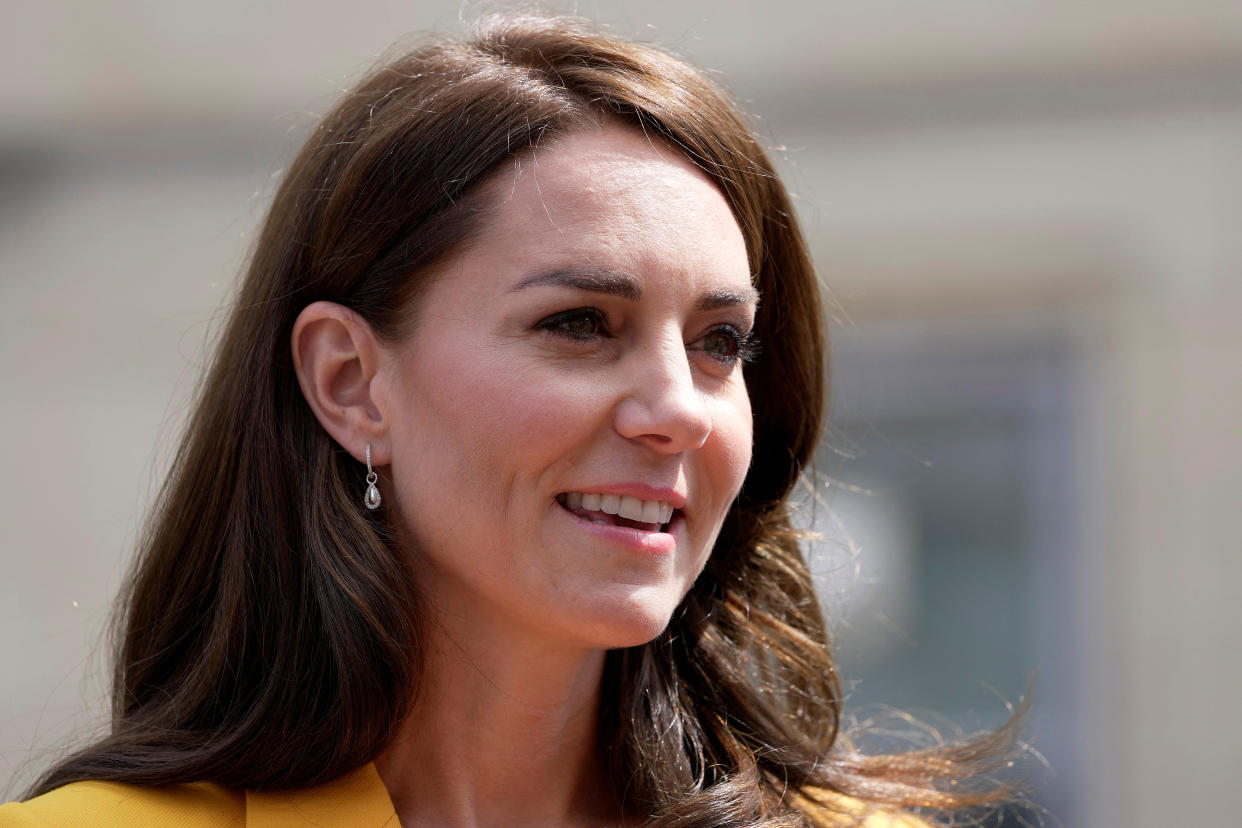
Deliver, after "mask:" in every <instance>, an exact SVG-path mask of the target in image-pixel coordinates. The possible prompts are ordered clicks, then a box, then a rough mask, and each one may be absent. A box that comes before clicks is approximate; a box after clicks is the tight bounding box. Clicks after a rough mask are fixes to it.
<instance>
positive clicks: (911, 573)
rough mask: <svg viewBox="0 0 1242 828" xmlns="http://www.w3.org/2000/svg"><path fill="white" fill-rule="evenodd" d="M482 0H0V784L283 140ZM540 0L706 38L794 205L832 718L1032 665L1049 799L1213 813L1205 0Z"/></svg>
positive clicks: (1033, 769) (1218, 775)
mask: <svg viewBox="0 0 1242 828" xmlns="http://www.w3.org/2000/svg"><path fill="white" fill-rule="evenodd" d="M493 5H495V4H493ZM501 5H502V6H503V4H501ZM490 7H491V6H483V5H480V4H476V3H472V2H466V3H460V2H436V1H435V0H423V2H382V1H381V0H352V2H349V3H339V2H325V0H302V1H301V2H290V1H289V0H284V1H283V2H271V3H243V2H235V1H234V0H217V2H213V3H166V2H150V1H149V0H148V1H147V2H143V1H142V0H112V2H108V3H90V2H85V1H84V0H83V1H82V2H67V0H51V2H48V0H43V2H24V1H19V2H13V0H4V2H3V5H2V8H3V11H4V14H3V19H4V21H5V25H4V27H3V31H2V32H0V111H2V112H3V113H4V114H3V118H0V388H2V389H3V390H2V391H0V432H2V433H3V435H4V439H3V440H0V464H2V467H3V469H4V472H5V473H4V476H3V480H0V661H2V663H3V664H4V667H3V668H0V675H2V676H3V678H2V679H0V793H3V794H7V795H8V796H14V795H16V794H17V793H18V792H19V791H20V790H21V789H22V787H24V786H25V785H26V784H28V783H29V781H31V779H32V778H33V777H34V776H35V775H36V774H37V773H38V772H39V771H40V770H42V769H43V768H44V767H45V766H46V765H47V764H49V763H50V762H51V761H52V760H53V759H54V758H55V757H56V756H57V755H58V751H60V750H61V749H63V746H64V745H65V744H66V740H67V739H68V740H75V739H76V740H81V739H83V738H84V737H85V736H86V735H88V734H90V733H93V732H96V731H97V729H98V728H99V727H100V726H101V723H102V722H103V719H104V716H105V712H106V702H105V697H104V690H105V687H106V684H107V678H108V664H107V661H106V659H105V658H104V657H103V655H102V653H101V652H100V645H101V643H102V641H103V631H104V625H105V621H106V618H107V614H108V611H109V609H110V602H111V600H112V598H113V595H114V593H115V591H116V589H117V587H118V585H119V583H120V579H121V575H122V572H123V571H124V568H125V565H126V563H127V561H128V560H129V557H130V554H131V551H132V546H133V543H134V540H135V537H136V534H137V532H138V530H139V527H140V524H141V518H142V515H143V513H144V511H145V510H146V508H147V505H148V504H149V503H151V502H152V501H153V500H154V499H156V498H158V496H159V486H160V479H161V476H162V471H163V469H164V468H165V467H166V464H167V463H168V461H169V458H170V456H171V454H172V452H173V451H174V450H175V443H176V437H177V435H178V432H179V429H180V425H181V423H182V421H183V418H184V416H185V413H186V409H187V405H188V400H189V399H190V396H191V394H192V391H193V388H194V383H195V380H196V378H197V376H198V374H199V371H200V370H201V368H202V365H203V362H204V359H205V354H206V352H205V350H204V349H205V347H206V346H207V345H208V344H209V343H210V340H211V335H212V333H213V331H215V329H216V322H217V321H218V319H219V316H220V314H221V312H222V309H223V308H224V307H225V305H226V302H227V299H228V297H229V295H230V291H231V289H232V286H233V284H234V280H235V277H236V275H237V273H238V271H239V269H240V268H241V266H242V263H243V261H244V257H245V253H246V250H247V247H248V245H249V243H250V239H251V236H252V234H253V232H254V230H255V227H256V225H257V223H258V222H259V221H260V220H261V218H262V215H263V212H264V209H265V207H266V205H267V203H268V201H269V199H270V196H271V193H272V191H273V187H274V184H275V182H276V181H277V180H278V178H279V175H280V171H281V169H282V166H283V165H284V164H285V163H287V161H288V160H289V159H291V157H292V155H293V153H294V152H295V151H296V149H297V146H298V145H299V143H300V141H301V139H302V138H303V137H304V136H305V134H306V133H307V132H308V131H309V129H310V128H311V126H312V125H313V124H314V123H315V120H316V118H317V117H318V116H319V115H320V114H321V113H323V112H324V111H326V109H327V108H328V107H329V106H330V104H331V103H332V101H333V100H334V98H335V97H336V96H337V95H338V94H339V93H340V91H341V90H343V89H344V88H346V87H347V86H349V85H350V84H351V82H352V81H353V80H354V79H355V78H356V77H357V76H358V74H359V73H360V72H361V71H362V70H364V69H365V68H366V67H367V66H369V65H370V64H371V63H372V62H374V61H375V60H377V59H378V58H379V57H380V56H381V54H383V53H384V52H385V51H386V50H387V49H388V48H389V47H390V46H391V45H392V44H393V43H394V42H400V43H404V44H407V45H408V44H410V43H413V42H415V39H414V38H412V36H411V33H416V32H420V31H426V30H434V31H441V32H443V31H448V32H453V31H459V30H460V29H461V26H462V23H461V20H462V18H463V17H465V18H468V17H470V16H471V15H473V14H476V13H478V12H479V11H485V10H486V9H487V8H490ZM545 7H546V8H549V9H553V10H568V11H576V12H578V13H581V14H583V15H585V16H588V17H592V18H594V19H597V20H599V21H603V22H606V23H608V24H611V25H612V26H613V27H614V29H615V30H616V31H617V32H619V33H621V34H624V35H628V36H635V37H639V38H642V39H649V40H653V41H655V42H657V43H660V44H662V45H664V46H667V47H670V48H672V49H673V50H675V51H677V52H679V53H680V54H682V55H683V56H686V57H689V58H690V59H692V60H694V61H695V62H697V63H699V64H701V65H703V66H706V67H708V68H710V69H712V70H713V71H714V72H715V73H716V74H717V76H718V77H719V79H720V80H721V81H723V82H724V83H725V84H726V85H727V86H729V87H730V88H732V89H733V90H734V92H735V93H736V94H737V95H738V97H739V98H740V99H741V100H742V102H743V103H744V105H745V106H746V107H747V108H748V109H749V110H750V111H751V112H752V113H753V115H754V116H755V118H756V124H757V125H758V129H759V131H760V133H761V135H762V136H763V138H764V140H765V141H766V142H767V143H768V144H769V145H770V146H771V147H772V149H773V152H774V154H775V155H776V157H777V158H778V160H779V164H780V166H781V169H782V170H783V172H784V174H785V175H786V180H787V183H788V185H789V187H790V189H791V190H792V191H793V192H794V194H795V196H796V199H797V203H798V208H799V210H800V214H801V218H802V220H803V222H804V227H805V230H806V232H807V234H808V236H809V238H810V240H811V244H812V246H813V248H814V250H815V254H816V257H817V263H818V265H819V268H820V271H821V273H822V276H823V279H824V281H825V283H826V284H827V285H828V288H829V290H830V293H831V298H830V307H829V310H830V313H831V316H832V319H833V323H834V327H833V331H832V336H833V345H834V348H835V354H834V366H833V371H834V373H833V388H834V400H833V425H832V430H831V432H830V434H829V435H828V438H827V440H826V441H825V445H824V448H823V450H822V452H821V454H820V457H819V462H818V477H817V483H816V495H817V496H818V500H819V502H818V503H817V504H815V505H814V507H813V508H812V506H811V503H810V501H811V498H810V497H809V495H808V496H807V497H806V498H805V499H806V500H807V501H808V506H807V509H806V510H805V511H804V513H803V514H804V516H805V519H806V521H807V522H808V524H813V525H814V526H815V528H816V529H817V530H818V531H819V532H820V535H821V539H820V540H819V541H818V542H817V543H816V544H815V546H814V569H815V572H816V575H817V578H818V579H819V582H820V583H821V586H822V591H823V595H824V598H825V602H826V604H827V606H828V608H829V610H830V613H831V614H832V616H833V618H834V623H835V629H836V633H837V637H838V648H839V653H840V657H841V661H842V664H843V667H844V672H845V675H846V678H847V685H848V688H849V700H848V707H849V708H850V709H852V710H855V711H857V713H858V715H859V716H860V717H862V718H867V717H869V716H871V715H874V714H876V713H877V712H880V713H882V712H883V711H884V710H886V709H888V708H889V707H895V708H897V709H900V710H904V711H910V712H912V713H913V714H915V715H916V716H918V717H919V718H920V719H921V720H922V721H925V722H927V723H929V724H930V725H932V726H934V727H936V728H939V729H941V730H943V731H945V732H946V733H950V734H951V733H953V732H954V731H955V730H956V729H964V730H967V731H969V730H973V729H977V728H980V727H990V726H995V725H996V724H997V723H999V722H1000V721H1003V720H1004V718H1005V716H1006V715H1007V713H1006V703H1007V702H1008V703H1016V702H1017V701H1018V700H1019V698H1020V697H1021V695H1022V693H1023V692H1024V689H1025V687H1026V684H1027V680H1028V678H1033V686H1034V691H1035V706H1034V709H1033V711H1032V714H1031V716H1030V721H1029V728H1028V735H1029V739H1030V742H1031V745H1032V749H1033V752H1032V754H1031V756H1032V759H1031V761H1030V762H1029V763H1028V764H1029V765H1030V767H1029V768H1028V769H1027V773H1028V775H1029V777H1030V778H1031V780H1032V782H1033V784H1034V785H1035V788H1036V796H1035V799H1036V801H1037V803H1038V804H1039V805H1040V806H1041V807H1043V808H1045V809H1046V813H1045V817H1044V818H1045V819H1046V820H1047V821H1048V822H1049V824H1054V825H1055V824H1063V825H1066V826H1151V827H1152V828H1155V827H1156V826H1169V825H1175V824H1185V825H1195V826H1204V827H1205V828H1206V827H1207V826H1225V825H1233V824H1236V819H1237V814H1236V811H1237V808H1236V806H1235V805H1234V803H1235V801H1236V798H1237V782H1238V779H1239V778H1242V712H1240V711H1242V706H1239V705H1238V704H1237V703H1236V701H1235V698H1236V696H1237V694H1238V688H1239V687H1242V655H1240V651H1242V646H1240V645H1242V609H1239V607H1238V604H1237V602H1236V600H1235V599H1234V589H1235V586H1236V585H1237V584H1238V583H1242V554H1240V553H1242V542H1240V541H1239V539H1238V531H1237V529H1236V526H1237V523H1238V522H1237V519H1236V513H1235V512H1233V511H1232V510H1233V509H1235V508H1238V507H1237V505H1236V504H1235V501H1237V500H1239V499H1240V498H1242V471H1239V469H1242V439H1240V438H1239V421H1240V418H1242V325H1239V322H1238V317H1239V314H1240V313H1242V278H1240V276H1242V231H1240V229H1239V228H1240V226H1242V6H1239V4H1238V3H1237V0H1091V1H1090V2H1069V0H1056V1H1055V2H1053V1H1052V0H1047V1H1046V2H1031V0H939V1H938V2H926V0H834V1H833V2H811V1H810V0H805V1H803V2H798V1H797V0H767V2H763V3H751V2H737V1H736V0H716V1H715V2H711V3H688V2H687V3H677V2H669V0H659V1H658V2H656V1H655V0H626V1H625V2H605V1H604V0H597V2H588V0H581V1H580V2H577V3H573V4H568V3H556V2H552V3H548V4H546V5H545ZM1230 515H1233V517H1230ZM1036 751H1037V752H1038V756H1042V757H1043V759H1045V760H1046V764H1045V763H1044V762H1041V761H1039V760H1038V759H1037V754H1036V753H1035V752H1036ZM1021 816H1022V815H1021V814H1014V815H1012V816H1011V818H1010V822H1009V824H1020V820H1019V818H1020V817H1021ZM1027 817H1028V818H1030V815H1029V814H1028V815H1027Z"/></svg>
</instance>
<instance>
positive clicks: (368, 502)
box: [362, 443, 380, 511]
mask: <svg viewBox="0 0 1242 828" xmlns="http://www.w3.org/2000/svg"><path fill="white" fill-rule="evenodd" d="M378 481H379V475H378V474H376V473H375V472H374V471H373V470H372V469H371V444H370V443H367V493H366V495H365V496H364V497H363V498H362V505H363V506H366V507H367V508H368V509H370V510H371V511H375V510H376V509H378V508H379V505H380V493H379V487H378V486H376V485H375V484H376V482H378Z"/></svg>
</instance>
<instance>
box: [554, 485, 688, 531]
mask: <svg viewBox="0 0 1242 828" xmlns="http://www.w3.org/2000/svg"><path fill="white" fill-rule="evenodd" d="M565 508H566V509H569V511H571V512H576V511H579V510H582V511H587V512H604V513H605V514H609V515H617V516H618V517H623V518H628V519H629V520H634V521H638V522H639V523H655V524H659V525H664V524H666V523H668V522H669V521H670V520H672V519H673V507H672V506H670V505H669V504H668V503H667V502H666V501H663V500H639V499H638V498H637V497H634V496H632V495H624V496H622V495H612V494H606V495H600V494H590V493H588V492H566V493H565Z"/></svg>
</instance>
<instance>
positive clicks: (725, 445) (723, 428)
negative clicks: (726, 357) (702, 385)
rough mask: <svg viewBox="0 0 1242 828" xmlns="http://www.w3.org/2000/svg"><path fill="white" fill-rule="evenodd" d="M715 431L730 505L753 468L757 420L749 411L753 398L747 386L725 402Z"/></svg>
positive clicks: (735, 392) (717, 418)
mask: <svg viewBox="0 0 1242 828" xmlns="http://www.w3.org/2000/svg"><path fill="white" fill-rule="evenodd" d="M715 423H716V426H715V431H716V434H717V436H718V439H719V445H720V448H719V455H720V465H721V474H722V476H725V477H727V478H728V483H727V487H728V494H729V500H730V502H731V501H732V500H733V498H734V497H736V496H737V493H738V491H739V490H740V489H741V488H742V481H743V480H745V479H746V472H747V471H748V470H749V469H750V460H751V453H752V450H753V447H754V419H753V417H752V415H751V410H750V397H749V396H748V395H747V393H746V388H745V386H741V385H739V387H738V389H737V390H735V391H734V393H732V394H731V395H729V396H728V397H727V398H726V399H725V400H724V401H723V404H722V406H721V409H720V411H719V414H718V415H717V417H716V418H715Z"/></svg>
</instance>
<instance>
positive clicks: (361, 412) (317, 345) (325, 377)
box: [290, 302, 388, 464]
mask: <svg viewBox="0 0 1242 828" xmlns="http://www.w3.org/2000/svg"><path fill="white" fill-rule="evenodd" d="M290 339H291V341H290V346H291V348H292V351H293V366H294V371H295V372H296V373H297V377H298V385H299V386H300V387H301V389H302V396H303V397H305V398H306V402H307V404H308V405H309V406H310V408H311V411H312V412H314V414H315V418H316V419H317V420H319V423H320V425H322V426H323V427H324V430H325V431H327V432H328V434H329V435H331V437H332V439H334V440H336V442H337V443H339V444H340V445H341V446H342V447H343V448H345V449H346V450H347V451H348V452H349V453H350V454H352V455H354V456H355V457H356V458H358V459H359V460H361V459H362V455H363V452H364V446H366V444H368V443H370V444H371V446H372V455H373V457H372V459H373V460H374V462H376V463H377V464H383V463H385V462H386V461H387V454H388V451H387V446H388V441H387V439H386V438H387V425H388V423H387V416H386V413H387V412H386V411H385V410H384V408H385V406H384V403H383V399H382V395H379V394H376V393H375V391H376V390H377V389H376V387H375V379H376V374H377V371H378V368H379V353H380V349H379V342H378V340H377V338H376V336H375V334H374V332H373V331H372V330H371V326H370V325H368V324H367V322H366V320H364V319H363V318H362V317H361V316H359V315H358V314H357V313H355V312H354V311H352V310H350V309H349V308H346V307H345V306H343V305H338V304H336V303H335V302H314V303H312V304H310V305H307V306H306V307H305V308H303V309H302V312H301V313H300V314H298V318H297V320H296V321H295V322H294V323H293V334H292V336H291V338H290Z"/></svg>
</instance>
